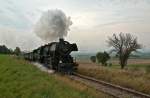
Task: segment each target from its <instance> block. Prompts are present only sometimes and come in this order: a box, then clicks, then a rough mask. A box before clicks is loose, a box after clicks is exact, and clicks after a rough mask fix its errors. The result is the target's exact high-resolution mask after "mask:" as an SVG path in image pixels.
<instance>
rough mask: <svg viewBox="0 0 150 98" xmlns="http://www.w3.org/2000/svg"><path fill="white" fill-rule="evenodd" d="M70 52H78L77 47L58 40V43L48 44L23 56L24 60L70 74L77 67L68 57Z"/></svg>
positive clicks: (71, 58) (70, 57)
mask: <svg viewBox="0 0 150 98" xmlns="http://www.w3.org/2000/svg"><path fill="white" fill-rule="evenodd" d="M72 51H78V48H77V45H76V44H75V43H74V44H70V43H69V42H67V41H64V39H60V40H59V42H52V43H49V44H47V45H44V46H41V47H39V48H38V49H35V50H33V51H32V52H30V53H27V54H25V58H26V59H27V60H31V61H36V62H39V63H41V64H43V65H44V66H45V67H47V68H50V69H53V70H56V71H58V72H63V73H72V72H74V71H76V70H77V66H78V64H77V63H76V62H74V60H73V57H72V56H71V55H70V53H71V52H72Z"/></svg>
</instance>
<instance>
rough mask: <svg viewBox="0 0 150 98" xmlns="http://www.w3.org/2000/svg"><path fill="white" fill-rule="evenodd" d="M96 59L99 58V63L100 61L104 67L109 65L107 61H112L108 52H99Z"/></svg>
mask: <svg viewBox="0 0 150 98" xmlns="http://www.w3.org/2000/svg"><path fill="white" fill-rule="evenodd" d="M96 58H97V61H98V63H102V65H105V66H106V65H107V63H106V62H107V61H108V60H109V59H110V56H109V54H108V53H107V52H105V51H104V52H103V53H102V52H98V53H97V54H96Z"/></svg>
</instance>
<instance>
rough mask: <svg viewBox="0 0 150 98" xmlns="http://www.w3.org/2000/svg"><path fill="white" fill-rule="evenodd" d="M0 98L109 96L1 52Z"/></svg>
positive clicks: (93, 97) (86, 97)
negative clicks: (42, 70)
mask: <svg viewBox="0 0 150 98" xmlns="http://www.w3.org/2000/svg"><path fill="white" fill-rule="evenodd" d="M0 98H110V96H108V95H106V94H104V93H100V92H97V91H96V90H95V89H93V88H90V87H87V86H86V85H84V84H81V83H79V82H77V81H73V80H71V79H68V78H67V77H65V76H60V75H53V74H48V73H45V72H41V71H40V70H39V69H38V68H36V67H35V66H33V65H32V64H31V63H29V62H28V61H25V60H23V59H20V58H16V57H14V56H9V55H0Z"/></svg>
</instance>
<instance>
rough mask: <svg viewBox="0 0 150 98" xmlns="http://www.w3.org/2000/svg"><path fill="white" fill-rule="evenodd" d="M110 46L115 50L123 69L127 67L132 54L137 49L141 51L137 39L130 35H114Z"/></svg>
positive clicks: (109, 41)
mask: <svg viewBox="0 0 150 98" xmlns="http://www.w3.org/2000/svg"><path fill="white" fill-rule="evenodd" d="M108 44H109V46H110V47H113V48H114V49H113V50H112V51H114V52H116V54H117V56H118V57H119V61H120V65H121V68H122V69H123V68H124V67H125V66H126V65H127V61H128V59H129V56H130V54H131V53H132V52H133V51H137V49H141V45H140V44H138V42H137V37H134V36H132V35H131V34H130V33H126V34H123V33H120V34H119V35H118V36H117V35H116V34H113V36H112V37H109V40H108Z"/></svg>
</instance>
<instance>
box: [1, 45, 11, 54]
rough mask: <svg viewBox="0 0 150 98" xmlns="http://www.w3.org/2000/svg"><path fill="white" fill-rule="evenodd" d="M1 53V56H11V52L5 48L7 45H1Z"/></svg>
mask: <svg viewBox="0 0 150 98" xmlns="http://www.w3.org/2000/svg"><path fill="white" fill-rule="evenodd" d="M0 53H1V54H10V53H11V51H10V50H9V49H8V48H7V47H6V46H5V45H2V46H1V45H0Z"/></svg>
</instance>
